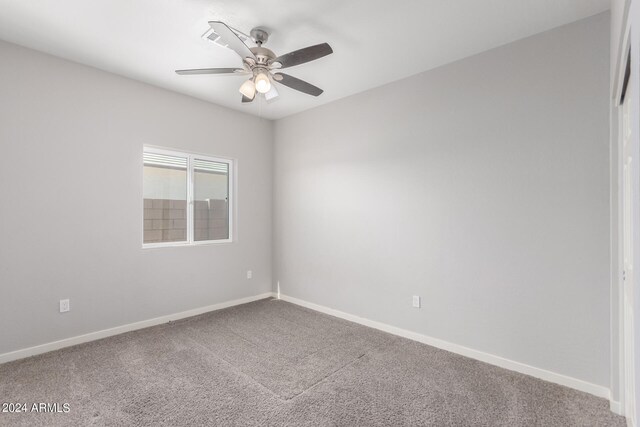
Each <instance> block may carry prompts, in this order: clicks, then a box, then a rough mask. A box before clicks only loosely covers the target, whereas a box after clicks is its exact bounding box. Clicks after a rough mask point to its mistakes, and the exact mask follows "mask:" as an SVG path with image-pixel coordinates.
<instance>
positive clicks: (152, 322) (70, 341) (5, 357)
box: [0, 292, 273, 364]
mask: <svg viewBox="0 0 640 427" xmlns="http://www.w3.org/2000/svg"><path fill="white" fill-rule="evenodd" d="M270 297H273V292H265V293H263V294H259V295H254V296H250V297H245V298H239V299H235V300H232V301H226V302H221V303H218V304H212V305H208V306H205V307H200V308H194V309H191V310H186V311H181V312H179V313H173V314H167V315H165V316H160V317H155V318H153V319H147V320H142V321H140V322H134V323H129V324H126V325H121V326H116V327H114V328H109V329H103V330H101V331H96V332H89V333H87V334H84V335H78V336H75V337H71V338H64V339H61V340H59V341H53V342H49V343H46V344H41V345H36V346H33V347H28V348H24V349H20V350H15V351H11V352H9V353H4V354H0V364H2V363H7V362H11V361H13V360H18V359H24V358H25V357H31V356H36V355H38V354H42V353H48V352H50V351H54V350H59V349H61V348H65V347H71V346H74V345H78V344H82V343H86V342H89V341H96V340H99V339H102V338H107V337H111V336H113V335H119V334H123V333H125V332H130V331H135V330H138V329H143V328H148V327H150V326H156V325H161V324H163V323H168V322H171V321H174V320H180V319H184V318H187V317H192V316H197V315H199V314H204V313H208V312H210V311H216V310H221V309H223V308H227V307H233V306H235V305H240V304H246V303H248V302H253V301H257V300H261V299H265V298H270Z"/></svg>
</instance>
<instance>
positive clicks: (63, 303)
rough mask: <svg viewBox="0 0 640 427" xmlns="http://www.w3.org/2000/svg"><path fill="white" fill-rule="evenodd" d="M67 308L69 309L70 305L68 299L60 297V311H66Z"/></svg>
mask: <svg viewBox="0 0 640 427" xmlns="http://www.w3.org/2000/svg"><path fill="white" fill-rule="evenodd" d="M69 310H71V306H70V305H69V300H68V299H61V300H60V313H66V312H67V311H69Z"/></svg>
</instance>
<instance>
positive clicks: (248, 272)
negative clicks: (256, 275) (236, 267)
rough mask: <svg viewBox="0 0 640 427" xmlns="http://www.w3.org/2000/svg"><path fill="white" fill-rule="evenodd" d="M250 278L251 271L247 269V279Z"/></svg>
mask: <svg viewBox="0 0 640 427" xmlns="http://www.w3.org/2000/svg"><path fill="white" fill-rule="evenodd" d="M252 278H253V271H251V270H247V279H252Z"/></svg>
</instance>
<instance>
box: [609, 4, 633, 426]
mask: <svg viewBox="0 0 640 427" xmlns="http://www.w3.org/2000/svg"><path fill="white" fill-rule="evenodd" d="M639 3H640V1H636V2H632V0H625V1H624V14H623V20H622V25H621V34H620V35H619V36H620V37H619V40H620V44H619V46H618V57H617V58H614V60H615V62H614V64H615V65H614V69H613V70H612V76H611V77H612V85H611V95H612V117H616V118H617V123H616V122H614V121H612V123H611V126H616V129H617V134H616V139H617V140H616V141H613V143H614V144H616V147H617V150H616V152H617V159H616V161H615V172H614V175H612V179H616V178H617V185H616V186H617V206H616V211H613V212H612V213H614V212H616V213H617V218H616V221H617V229H614V228H613V227H612V230H611V231H612V235H613V234H614V233H615V235H616V236H617V241H615V242H614V241H613V240H612V243H617V247H616V252H617V254H618V256H617V260H616V259H614V258H613V257H612V265H611V274H612V287H615V289H616V292H615V293H613V292H612V295H617V299H615V300H612V301H611V304H612V314H613V313H616V312H617V318H612V319H611V320H612V322H611V326H612V330H611V332H612V336H613V335H617V339H618V346H617V348H616V349H614V348H612V362H613V358H614V357H616V356H617V367H618V368H617V370H616V369H612V387H613V386H614V385H615V384H616V383H617V386H618V388H617V392H618V393H617V394H618V396H619V402H618V404H617V405H615V407H614V404H613V401H612V405H611V409H612V410H613V411H614V412H617V413H619V414H621V415H624V416H626V417H627V423H628V425H630V426H633V427H635V423H634V421H637V420H638V409H640V408H639V405H638V404H637V399H638V397H640V396H639V394H638V390H637V384H638V381H637V378H638V374H640V369H638V361H637V359H638V357H637V356H638V355H639V354H640V351H638V345H639V344H640V340H638V339H636V337H637V336H638V333H639V332H640V328H639V327H638V320H639V319H638V317H640V316H638V315H637V314H638V313H640V309H639V308H640V304H638V301H639V298H638V294H639V293H640V287H639V286H638V281H639V278H638V276H640V275H639V274H637V273H636V274H633V280H634V283H633V284H632V286H633V287H634V291H635V301H634V302H633V304H632V305H631V314H632V317H633V318H634V323H635V324H634V325H631V326H632V328H631V330H633V334H631V335H629V334H628V333H627V332H626V331H628V330H629V326H630V325H625V323H626V321H625V319H628V316H627V314H628V313H627V310H628V308H627V307H626V306H625V300H624V292H625V290H624V280H623V270H624V264H623V263H624V249H623V244H624V242H625V236H624V227H623V226H624V216H623V213H624V211H623V210H624V205H623V201H624V194H623V185H622V183H623V169H624V168H623V161H624V159H623V155H624V153H623V135H624V134H623V131H624V125H625V122H624V116H623V104H622V103H621V99H622V95H623V90H624V89H625V88H630V90H627V92H626V93H625V102H631V104H630V105H629V107H630V115H631V117H632V120H631V126H632V130H631V140H632V141H633V144H634V145H635V147H636V148H637V147H640V143H639V141H638V138H639V131H640V128H639V120H638V119H637V118H638V117H640V114H639V112H640V111H639V109H638V106H639V105H640V102H639V101H640V96H639V95H638V93H639V87H638V86H639V83H640V82H639V81H638V76H639V74H640V73H639V71H640V66H639V64H638V57H639V56H640V55H638V52H640V43H639V42H640V31H639V30H638V29H637V28H634V26H632V25H631V23H632V22H634V23H640V19H637V15H638V12H639V10H638V9H639V7H640V5H639ZM629 52H631V54H629ZM629 62H630V64H629V66H630V73H629V85H628V86H626V85H625V73H626V72H627V64H628V63H629ZM633 118H636V119H635V120H634V119H633ZM634 151H636V150H634ZM636 157H637V158H638V159H639V160H640V152H638V153H637V154H636ZM611 160H612V163H613V159H611ZM636 176H637V175H636ZM634 184H635V187H636V188H635V189H634V195H633V198H635V199H636V200H637V199H638V198H639V197H638V190H639V189H640V180H634ZM636 203H637V202H636V201H633V204H635V205H636V206H637V204H636ZM612 210H613V206H612ZM638 212H639V211H638V210H635V212H634V216H637V214H638ZM611 220H612V221H614V216H613V215H612V218H611ZM637 222H638V223H640V221H637ZM636 228H638V227H636ZM632 230H633V227H632ZM630 244H631V245H632V247H633V250H632V251H631V252H632V254H633V257H634V261H633V263H634V264H635V265H636V266H640V263H638V257H639V254H638V249H639V248H640V234H639V233H638V232H637V230H633V233H632V236H631V242H630ZM611 249H612V251H613V249H614V248H613V247H612V248H611ZM629 341H631V342H629ZM628 349H632V351H633V352H634V353H635V359H636V360H631V361H630V362H631V364H632V369H628V364H627V360H628V357H627V352H628ZM612 367H613V365H612ZM616 371H617V372H616ZM628 372H632V373H634V374H633V375H628ZM616 375H617V381H614V380H613V378H614V377H613V376H616ZM629 389H631V390H634V391H635V392H631V393H628V392H627V390H629ZM612 391H613V390H612ZM628 394H631V395H634V394H635V399H634V401H633V402H629V400H628V397H629V396H627V395H628Z"/></svg>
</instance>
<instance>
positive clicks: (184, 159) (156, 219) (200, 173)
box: [142, 147, 233, 247]
mask: <svg viewBox="0 0 640 427" xmlns="http://www.w3.org/2000/svg"><path fill="white" fill-rule="evenodd" d="M232 166H233V165H232V162H231V160H225V159H216V158H213V157H207V156H200V155H196V154H188V153H180V152H176V151H168V150H161V149H156V148H150V147H145V148H144V153H143V177H144V178H143V179H144V182H143V198H144V219H143V222H144V233H143V239H142V242H143V246H144V247H159V246H177V245H193V244H200V243H212V242H230V241H231V237H232V236H231V232H232V227H231V224H232V222H231V218H232V216H231V213H232V212H231V207H232V203H231V194H232V193H231V182H232V179H231V178H232V173H233V168H232Z"/></svg>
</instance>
